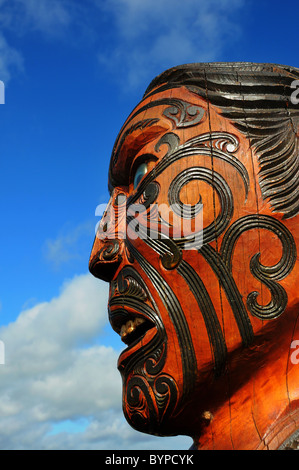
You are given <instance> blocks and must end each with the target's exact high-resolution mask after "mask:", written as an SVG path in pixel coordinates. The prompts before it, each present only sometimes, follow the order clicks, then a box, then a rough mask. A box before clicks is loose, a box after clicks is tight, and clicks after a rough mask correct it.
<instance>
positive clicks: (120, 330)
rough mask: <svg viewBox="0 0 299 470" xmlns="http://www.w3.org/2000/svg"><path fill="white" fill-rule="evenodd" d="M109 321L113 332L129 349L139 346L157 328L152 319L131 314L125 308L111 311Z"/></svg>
mask: <svg viewBox="0 0 299 470" xmlns="http://www.w3.org/2000/svg"><path fill="white" fill-rule="evenodd" d="M109 320H110V324H111V326H112V328H113V330H114V331H115V332H116V333H117V334H119V335H120V337H121V340H122V341H123V342H124V343H125V344H126V345H127V346H129V347H132V346H134V345H135V344H137V343H138V342H139V341H141V339H142V338H143V337H144V336H145V334H146V333H147V332H148V331H149V330H151V329H152V328H155V327H156V325H155V324H154V322H153V321H151V320H150V319H148V318H145V317H144V316H139V315H138V316H137V315H135V314H133V313H129V312H128V311H127V310H126V309H124V308H122V309H119V308H118V309H116V310H110V314H109Z"/></svg>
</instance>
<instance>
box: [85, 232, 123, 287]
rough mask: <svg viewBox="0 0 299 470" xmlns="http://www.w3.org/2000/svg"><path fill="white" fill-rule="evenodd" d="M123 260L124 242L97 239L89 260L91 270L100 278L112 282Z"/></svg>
mask: <svg viewBox="0 0 299 470" xmlns="http://www.w3.org/2000/svg"><path fill="white" fill-rule="evenodd" d="M122 260H123V242H122V241H120V240H116V239H115V240H98V239H97V238H96V239H95V242H94V245H93V249H92V253H91V256H90V261H89V271H90V272H91V274H92V275H93V276H95V277H97V278H98V279H102V280H103V281H106V282H110V281H112V279H113V278H114V276H115V273H116V271H117V269H118V267H119V265H120V263H121V262H122Z"/></svg>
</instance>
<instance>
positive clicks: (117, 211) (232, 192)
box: [90, 87, 298, 435]
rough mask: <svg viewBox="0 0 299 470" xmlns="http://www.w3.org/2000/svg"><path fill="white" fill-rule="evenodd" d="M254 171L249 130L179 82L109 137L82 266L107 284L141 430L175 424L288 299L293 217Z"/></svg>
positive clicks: (292, 296) (169, 428)
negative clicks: (103, 196)
mask: <svg viewBox="0 0 299 470" xmlns="http://www.w3.org/2000/svg"><path fill="white" fill-rule="evenodd" d="M259 170H260V167H259V163H258V159H257V157H256V154H255V151H254V150H253V148H252V146H251V145H250V141H249V139H248V138H247V136H246V135H245V134H244V133H242V132H240V131H238V130H237V128H236V126H235V125H234V123H233V122H231V121H230V120H229V119H227V118H225V117H223V115H222V114H221V110H220V109H217V108H216V107H215V106H213V105H212V104H211V103H207V101H205V100H204V99H203V98H201V97H199V96H197V95H196V94H195V93H193V92H191V91H190V90H188V89H187V88H185V87H179V88H173V89H168V90H164V91H162V92H160V93H156V94H154V95H153V96H149V97H148V98H145V99H144V100H143V101H142V102H141V103H140V104H139V105H138V106H137V107H136V108H135V109H134V111H133V112H132V114H131V115H130V116H129V118H128V119H127V121H126V123H125V124H124V126H123V128H122V130H121V132H120V134H119V136H118V138H117V141H116V143H115V146H114V149H113V153H112V157H111V165H110V174H109V184H110V188H111V199H110V202H109V205H108V207H107V210H106V213H105V214H104V216H103V219H102V221H101V224H100V227H99V234H98V236H97V237H96V238H95V242H94V246H93V250H92V253H91V258H90V270H91V272H92V273H93V274H94V275H95V276H97V277H99V278H102V279H105V280H106V281H109V282H110V298H109V320H110V323H111V325H112V328H113V329H114V330H115V331H116V332H117V333H118V334H120V335H121V336H122V339H123V340H124V342H125V343H126V344H127V348H126V349H125V350H124V352H123V353H122V354H121V356H120V358H119V362H118V368H119V370H120V372H121V375H122V378H123V409H124V413H125V416H126V418H127V419H128V421H129V422H130V424H131V425H132V426H133V427H134V428H136V429H138V430H140V431H144V432H149V433H154V434H162V435H163V434H176V433H180V432H182V431H183V428H184V425H183V422H184V420H183V416H184V409H185V408H188V407H192V400H195V399H196V400H197V401H200V400H201V393H202V395H204V389H205V383H206V381H209V382H210V383H211V382H213V381H214V382H215V381H216V382H215V384H216V385H215V386H217V377H219V376H221V373H222V372H223V369H224V367H225V363H226V360H227V357H228V355H229V354H230V353H231V352H233V351H236V350H238V348H242V347H244V346H248V345H250V344H251V343H252V341H253V340H254V337H255V335H256V334H257V333H258V332H260V331H261V330H262V328H263V327H264V326H265V324H267V322H269V321H274V320H275V319H276V318H278V317H279V316H281V315H282V314H285V312H287V309H288V305H290V304H293V303H294V302H295V300H296V297H297V292H294V289H293V290H292V289H291V288H290V286H292V285H293V284H295V282H296V280H297V277H298V267H297V266H296V265H295V262H296V240H295V236H296V233H295V228H296V224H298V222H297V218H296V217H295V218H294V217H293V218H290V219H287V220H283V217H282V216H283V214H281V213H278V214H274V213H273V211H272V209H271V207H270V205H269V202H268V200H265V199H264V198H263V195H262V190H261V186H260V181H259V177H258V173H259ZM194 397H196V398H194ZM203 407H204V404H203ZM180 423H181V424H180ZM180 426H181V427H180Z"/></svg>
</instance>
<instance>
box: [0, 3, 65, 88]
mask: <svg viewBox="0 0 299 470" xmlns="http://www.w3.org/2000/svg"><path fill="white" fill-rule="evenodd" d="M0 7H1V12H0V27H1V30H2V31H1V33H0V79H1V80H2V81H4V82H5V84H6V85H7V84H8V82H9V80H10V79H11V77H12V75H13V74H14V73H19V72H21V71H23V70H24V62H25V59H24V57H23V55H22V52H21V51H19V50H16V49H15V48H14V47H13V46H12V45H11V44H10V42H9V41H8V40H7V33H9V34H13V35H17V36H22V35H24V34H27V33H28V32H32V31H39V32H41V33H42V34H43V35H47V36H48V37H57V36H59V34H61V32H63V31H64V30H65V29H66V28H67V27H68V26H69V25H70V24H71V21H72V19H71V18H72V15H71V9H70V7H69V3H66V1H60V0H1V1H0Z"/></svg>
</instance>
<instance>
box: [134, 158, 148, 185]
mask: <svg viewBox="0 0 299 470" xmlns="http://www.w3.org/2000/svg"><path fill="white" fill-rule="evenodd" d="M147 171H148V167H147V163H141V165H139V166H138V167H137V170H136V171H135V175H134V189H136V188H137V186H138V185H139V183H140V181H141V180H142V178H143V177H144V175H145V174H146V173H147Z"/></svg>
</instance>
